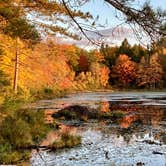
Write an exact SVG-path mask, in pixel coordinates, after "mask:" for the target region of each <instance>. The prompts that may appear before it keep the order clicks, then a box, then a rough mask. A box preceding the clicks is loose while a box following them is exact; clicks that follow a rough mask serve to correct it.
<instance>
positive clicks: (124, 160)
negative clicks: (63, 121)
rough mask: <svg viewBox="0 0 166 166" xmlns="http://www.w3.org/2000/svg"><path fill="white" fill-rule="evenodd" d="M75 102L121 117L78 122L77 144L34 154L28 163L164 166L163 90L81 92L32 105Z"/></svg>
mask: <svg viewBox="0 0 166 166" xmlns="http://www.w3.org/2000/svg"><path fill="white" fill-rule="evenodd" d="M76 104H77V105H83V106H88V107H92V108H95V109H100V110H101V111H107V110H110V111H123V112H125V116H124V117H123V118H121V119H120V120H119V121H118V122H117V123H109V122H97V121H95V120H91V121H89V122H86V123H82V124H80V125H79V126H78V127H77V134H79V135H81V136H82V144H81V145H80V146H78V147H76V148H72V149H64V150H58V151H56V152H54V153H53V152H51V153H50V152H47V151H40V155H39V154H38V153H34V154H33V155H32V158H31V165H32V166H38V165H41V166H113V165H115V166H131V165H139V164H142V165H146V166H166V93H160V92H159V93H157V92H130V93H128V92H121V93H120V92H117V93H109V92H100V93H81V94H73V95H68V96H67V97H65V98H61V99H55V100H42V101H40V102H39V103H37V105H35V107H36V108H42V109H49V110H60V109H61V108H64V107H67V106H70V105H76ZM68 123H69V124H74V122H68Z"/></svg>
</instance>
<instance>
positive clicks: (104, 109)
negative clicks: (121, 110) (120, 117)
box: [100, 101, 110, 112]
mask: <svg viewBox="0 0 166 166" xmlns="http://www.w3.org/2000/svg"><path fill="white" fill-rule="evenodd" d="M100 110H101V111H102V112H109V111H110V105H109V102H108V101H103V102H101V104H100Z"/></svg>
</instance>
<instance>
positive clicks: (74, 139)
mask: <svg viewBox="0 0 166 166" xmlns="http://www.w3.org/2000/svg"><path fill="white" fill-rule="evenodd" d="M79 144H81V137H80V136H77V135H71V134H69V133H63V134H62V135H61V138H60V140H58V141H55V142H54V143H53V144H52V146H51V149H52V150H54V149H55V150H56V149H62V148H72V147H74V146H76V145H79Z"/></svg>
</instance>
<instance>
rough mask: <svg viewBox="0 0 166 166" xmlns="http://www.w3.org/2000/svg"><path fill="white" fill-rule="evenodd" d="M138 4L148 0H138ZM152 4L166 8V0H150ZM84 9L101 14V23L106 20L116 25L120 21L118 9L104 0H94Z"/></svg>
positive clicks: (93, 13)
mask: <svg viewBox="0 0 166 166" xmlns="http://www.w3.org/2000/svg"><path fill="white" fill-rule="evenodd" d="M136 1H137V2H136V5H142V4H143V2H145V1H146V0H136ZM150 4H151V5H152V6H153V7H154V8H157V7H161V8H162V9H164V8H165V9H166V0H150ZM82 9H83V11H90V13H91V14H92V15H93V16H97V15H99V16H100V17H99V23H101V24H105V22H106V20H107V21H108V24H109V25H116V24H118V23H119V22H120V21H119V20H118V19H116V18H115V13H116V10H115V9H114V8H113V7H112V6H111V5H109V4H107V3H106V2H104V0H92V1H90V3H87V4H86V5H84V6H83V7H82Z"/></svg>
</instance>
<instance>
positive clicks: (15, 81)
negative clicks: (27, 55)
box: [13, 38, 19, 93]
mask: <svg viewBox="0 0 166 166" xmlns="http://www.w3.org/2000/svg"><path fill="white" fill-rule="evenodd" d="M18 72H19V54H18V38H16V45H15V68H14V82H13V90H14V93H17V87H18Z"/></svg>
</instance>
